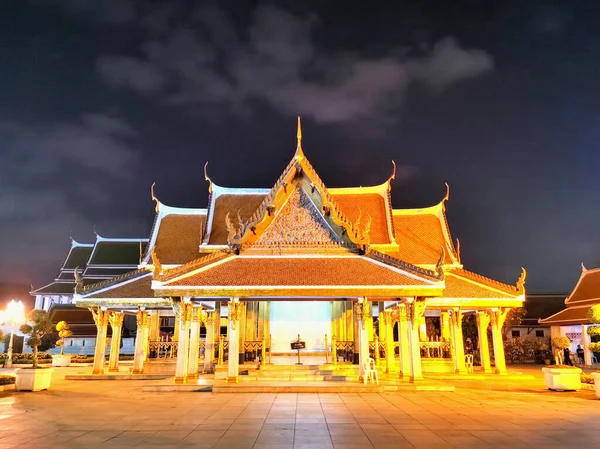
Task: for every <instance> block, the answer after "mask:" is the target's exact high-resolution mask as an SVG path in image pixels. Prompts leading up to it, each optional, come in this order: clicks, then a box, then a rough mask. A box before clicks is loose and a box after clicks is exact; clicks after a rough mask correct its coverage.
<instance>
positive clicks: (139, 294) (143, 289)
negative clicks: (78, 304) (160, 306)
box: [82, 270, 154, 299]
mask: <svg viewBox="0 0 600 449" xmlns="http://www.w3.org/2000/svg"><path fill="white" fill-rule="evenodd" d="M151 286H152V272H150V271H147V270H143V271H141V270H136V271H134V272H131V273H129V277H128V276H127V275H124V276H123V277H122V278H121V277H120V278H117V279H116V280H114V281H111V282H101V283H98V284H92V285H90V287H89V290H91V291H89V292H86V291H84V292H83V294H82V296H83V297H85V298H86V299H98V298H154V291H153V290H152V287H151Z"/></svg>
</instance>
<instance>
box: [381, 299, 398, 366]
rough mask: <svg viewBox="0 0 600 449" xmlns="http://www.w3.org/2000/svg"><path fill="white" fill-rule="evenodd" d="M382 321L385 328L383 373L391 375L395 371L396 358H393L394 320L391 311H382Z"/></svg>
mask: <svg viewBox="0 0 600 449" xmlns="http://www.w3.org/2000/svg"><path fill="white" fill-rule="evenodd" d="M381 318H382V321H380V325H381V324H383V327H384V328H385V362H386V363H385V372H386V373H391V372H394V371H396V363H395V362H396V357H394V350H395V348H394V331H393V326H394V318H393V316H392V311H391V310H384V311H383V313H382V314H381Z"/></svg>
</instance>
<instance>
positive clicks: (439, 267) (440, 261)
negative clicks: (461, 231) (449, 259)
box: [435, 245, 446, 279]
mask: <svg viewBox="0 0 600 449" xmlns="http://www.w3.org/2000/svg"><path fill="white" fill-rule="evenodd" d="M445 258H446V250H445V249H444V246H443V245H442V252H441V253H440V258H439V259H438V261H437V263H436V264H435V272H436V273H437V275H438V276H439V277H440V279H444V268H443V267H444V259H445Z"/></svg>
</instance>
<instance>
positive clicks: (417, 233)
mask: <svg viewBox="0 0 600 449" xmlns="http://www.w3.org/2000/svg"><path fill="white" fill-rule="evenodd" d="M440 208H441V206H440V207H436V206H434V207H429V208H425V209H412V210H409V209H404V210H394V214H393V217H394V232H395V237H396V243H398V247H399V250H398V251H397V252H394V253H393V255H394V257H398V258H400V259H403V260H406V261H407V262H411V263H414V264H418V265H433V264H436V263H437V261H438V260H439V258H440V255H441V253H442V247H443V248H444V249H445V256H444V261H443V262H444V264H454V263H456V262H457V260H456V259H455V258H453V251H454V248H453V246H452V243H451V241H449V236H448V237H446V234H445V232H444V227H445V224H444V223H442V217H441V216H440V210H439V209H440Z"/></svg>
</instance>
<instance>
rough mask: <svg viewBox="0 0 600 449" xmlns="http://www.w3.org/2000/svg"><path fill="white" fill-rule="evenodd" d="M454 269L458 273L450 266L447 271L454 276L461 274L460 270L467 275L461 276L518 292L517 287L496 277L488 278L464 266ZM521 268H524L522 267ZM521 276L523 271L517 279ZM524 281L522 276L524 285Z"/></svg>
mask: <svg viewBox="0 0 600 449" xmlns="http://www.w3.org/2000/svg"><path fill="white" fill-rule="evenodd" d="M456 270H458V271H459V272H458V273H454V271H455V268H453V267H450V269H449V272H450V273H452V274H454V275H456V276H462V275H461V272H462V273H464V274H466V275H467V276H463V277H470V278H471V280H472V281H475V282H485V283H488V284H491V285H497V286H499V287H502V288H504V289H510V290H512V291H513V292H514V293H520V292H519V290H517V287H516V286H514V285H510V284H505V283H504V282H500V281H497V280H496V279H492V278H489V277H487V276H483V275H481V274H479V273H475V272H474V271H469V270H466V269H464V268H457V269H456ZM522 270H524V268H522ZM522 277H523V271H522V272H521V277H519V280H520V279H521V278H522ZM518 283H519V281H517V285H518ZM524 283H525V278H523V285H524ZM524 293H525V290H523V294H524Z"/></svg>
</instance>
